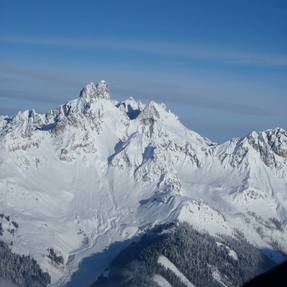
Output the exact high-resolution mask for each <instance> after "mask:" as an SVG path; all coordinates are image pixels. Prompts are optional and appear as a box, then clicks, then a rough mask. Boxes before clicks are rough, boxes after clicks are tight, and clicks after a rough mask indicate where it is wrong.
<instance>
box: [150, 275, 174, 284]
mask: <svg viewBox="0 0 287 287" xmlns="http://www.w3.org/2000/svg"><path fill="white" fill-rule="evenodd" d="M153 281H154V282H155V283H157V285H158V286H160V287H172V286H171V285H170V284H169V282H168V281H167V280H166V279H165V278H164V277H162V276H161V275H159V274H155V275H154V276H153Z"/></svg>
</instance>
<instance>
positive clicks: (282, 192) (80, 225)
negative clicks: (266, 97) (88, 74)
mask: <svg viewBox="0 0 287 287" xmlns="http://www.w3.org/2000/svg"><path fill="white" fill-rule="evenodd" d="M286 175H287V132H286V131H284V130H282V129H274V130H267V131H262V132H259V133H257V132H252V133H251V134H250V135H248V136H247V137H245V138H242V139H233V140H231V141H228V142H226V143H224V144H222V145H218V144H215V143H213V142H211V141H210V140H208V139H206V138H203V137H201V136H200V135H198V134H197V133H195V132H193V131H191V130H189V129H187V128H186V127H184V126H183V125H182V124H181V123H180V121H179V120H178V119H177V117H176V116H175V115H174V114H172V113H171V112H170V111H168V110H167V108H166V107H165V106H164V105H163V104H158V103H155V102H150V103H148V104H146V105H144V104H143V103H141V102H137V101H135V100H134V99H133V98H129V99H128V100H126V101H123V102H116V101H113V100H112V99H111V97H110V93H109V88H108V85H107V83H106V82H105V81H101V82H99V83H98V84H96V85H95V84H93V83H90V84H88V85H87V86H86V87H85V88H84V89H83V90H82V91H81V93H80V96H79V97H78V98H77V99H75V100H72V101H70V102H68V103H66V104H64V105H61V106H60V107H58V108H56V109H54V110H52V111H50V112H48V113H47V114H38V113H36V112H35V111H24V112H19V113H18V114H17V115H16V116H15V117H12V118H9V117H4V116H1V117H0V212H1V213H3V214H4V215H5V216H9V218H10V221H11V222H12V221H14V222H16V223H17V228H15V226H14V231H12V232H11V227H13V226H12V223H11V222H6V221H5V220H4V219H3V218H4V217H3V218H2V219H3V224H2V225H3V232H2V234H0V239H1V240H4V241H6V242H11V241H12V242H13V247H12V248H13V251H14V252H17V253H21V254H22V253H24V254H31V255H32V256H33V257H34V258H35V259H36V260H37V261H38V262H39V264H40V266H41V267H42V269H43V270H44V271H48V272H49V273H50V275H51V277H52V282H53V286H65V284H66V283H67V282H68V281H69V280H70V278H71V275H72V273H73V272H74V271H76V270H77V269H78V268H79V264H80V262H81V260H82V259H83V258H86V257H88V256H90V255H92V254H96V253H100V252H104V251H105V250H106V248H107V247H108V246H110V245H111V244H112V243H114V242H116V241H124V240H126V239H129V238H132V237H133V236H135V235H136V234H140V233H142V232H144V230H147V229H148V228H150V227H152V226H154V225H156V224H162V223H166V222H170V221H175V220H179V221H182V222H187V223H189V224H191V225H193V226H194V228H196V229H198V230H202V231H207V232H209V233H210V234H212V235H215V234H225V235H229V236H233V235H234V234H235V233H237V231H240V232H242V233H243V234H244V236H245V237H246V239H247V240H249V241H250V242H251V243H252V244H254V245H256V246H257V247H259V248H262V249H265V250H269V253H270V254H269V255H270V256H273V257H274V256H275V255H278V256H276V257H275V259H276V260H278V261H280V254H279V253H277V252H271V251H270V250H275V251H276V250H279V251H283V252H287V242H286V240H285V239H286V236H287V227H286V223H287V210H286V209H287V193H286V190H287V176H286ZM0 220H1V218H0ZM9 226H10V227H9ZM118 251H120V247H119V250H117V251H115V254H114V255H113V254H112V255H110V256H108V257H106V260H99V261H98V262H97V261H96V262H94V263H93V264H94V265H96V266H89V267H87V270H85V282H83V283H81V284H83V285H79V283H78V281H75V283H73V280H74V279H73V277H72V281H71V282H70V283H69V286H89V284H90V283H91V282H94V281H95V279H96V278H97V276H98V275H99V274H100V273H101V272H102V271H103V270H104V269H105V267H106V266H107V264H108V263H109V262H110V261H111V260H112V258H113V256H115V255H116V252H118ZM266 252H267V251H266ZM274 254H275V255H274ZM61 258H63V260H62V259H61ZM95 269H96V270H95ZM77 280H79V279H77ZM73 284H74V285H73Z"/></svg>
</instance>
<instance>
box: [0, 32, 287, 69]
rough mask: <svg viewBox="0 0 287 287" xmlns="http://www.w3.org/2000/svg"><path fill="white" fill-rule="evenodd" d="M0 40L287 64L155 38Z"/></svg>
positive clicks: (278, 57) (282, 59) (279, 58)
mask: <svg viewBox="0 0 287 287" xmlns="http://www.w3.org/2000/svg"><path fill="white" fill-rule="evenodd" d="M0 42H1V43H6V44H17V45H41V46H54V47H78V48H94V49H105V50H112V51H122V52H135V53H145V54H155V55H165V56H173V57H182V58H185V59H196V60H205V61H216V62H223V63H225V64H233V65H256V66H257V65H258V66H273V67H287V55H286V54H276V53H261V52H247V51H232V50H228V49H219V48H214V47H210V46H208V47H207V46H206V45H196V44H189V43H171V42H156V41H142V42H141V41H131V40H111V39H83V38H45V39H43V38H23V37H8V36H7V37H4V36H2V37H0Z"/></svg>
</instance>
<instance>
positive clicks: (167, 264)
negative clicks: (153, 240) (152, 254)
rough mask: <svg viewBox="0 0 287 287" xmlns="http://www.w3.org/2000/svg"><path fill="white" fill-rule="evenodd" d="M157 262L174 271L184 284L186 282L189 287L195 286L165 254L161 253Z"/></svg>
mask: <svg viewBox="0 0 287 287" xmlns="http://www.w3.org/2000/svg"><path fill="white" fill-rule="evenodd" d="M157 262H158V263H159V264H160V265H162V266H163V267H165V268H166V269H169V270H170V271H172V272H173V273H174V274H175V275H176V276H177V277H178V278H179V279H180V280H181V282H182V283H183V284H185V285H186V286H187V287H195V285H193V284H192V283H191V282H190V281H189V280H188V279H187V278H186V277H185V276H184V275H183V274H182V273H181V272H180V271H179V270H178V269H177V267H176V266H175V265H174V264H173V263H172V262H171V261H170V260H169V259H168V258H166V257H165V256H163V255H160V256H159V257H158V260H157Z"/></svg>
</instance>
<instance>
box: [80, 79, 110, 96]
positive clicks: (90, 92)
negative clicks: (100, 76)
mask: <svg viewBox="0 0 287 287" xmlns="http://www.w3.org/2000/svg"><path fill="white" fill-rule="evenodd" d="M80 97H83V98H88V99H93V98H103V99H107V100H110V99H111V98H110V89H109V85H108V83H107V82H106V81H105V80H101V81H99V82H98V83H97V84H94V83H93V82H90V83H88V84H87V85H86V86H85V87H84V88H83V89H82V90H81V93H80Z"/></svg>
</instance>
